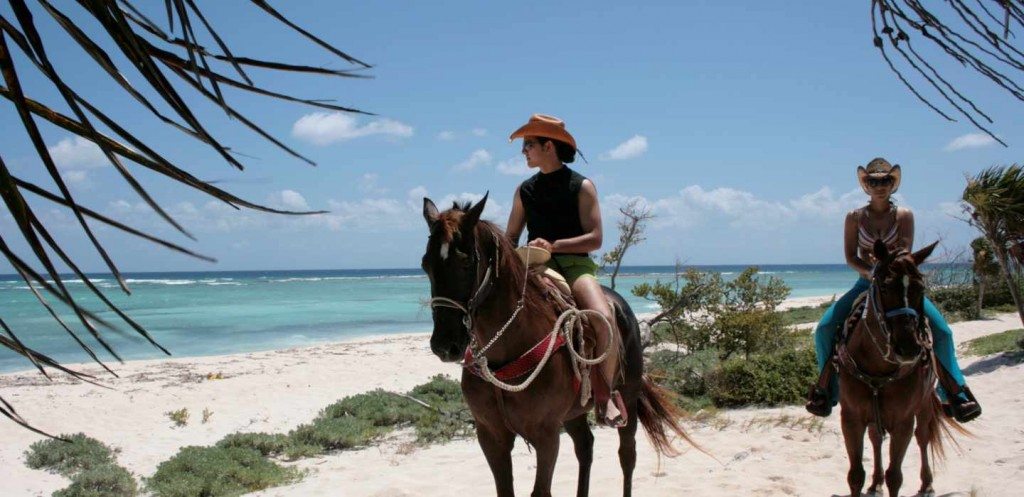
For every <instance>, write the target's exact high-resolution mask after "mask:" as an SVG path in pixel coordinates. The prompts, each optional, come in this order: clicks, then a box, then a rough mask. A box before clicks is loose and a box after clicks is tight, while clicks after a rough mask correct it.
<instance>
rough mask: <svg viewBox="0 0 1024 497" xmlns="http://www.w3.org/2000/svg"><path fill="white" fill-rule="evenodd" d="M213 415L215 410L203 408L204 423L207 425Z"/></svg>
mask: <svg viewBox="0 0 1024 497" xmlns="http://www.w3.org/2000/svg"><path fill="white" fill-rule="evenodd" d="M212 417H213V411H211V410H210V408H209V407H204V408H203V424H204V425H205V424H206V423H207V422H208V421H210V418H212Z"/></svg>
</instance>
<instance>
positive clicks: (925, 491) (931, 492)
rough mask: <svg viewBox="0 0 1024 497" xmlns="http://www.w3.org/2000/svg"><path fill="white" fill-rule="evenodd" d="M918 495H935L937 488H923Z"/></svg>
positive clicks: (928, 496)
mask: <svg viewBox="0 0 1024 497" xmlns="http://www.w3.org/2000/svg"><path fill="white" fill-rule="evenodd" d="M916 497H935V490H932V489H928V490H921V491H920V492H918V493H917V496H916Z"/></svg>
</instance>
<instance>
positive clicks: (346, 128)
mask: <svg viewBox="0 0 1024 497" xmlns="http://www.w3.org/2000/svg"><path fill="white" fill-rule="evenodd" d="M412 134H413V129H412V126H409V125H407V124H404V123H401V122H398V121H393V120H391V119H376V120H374V121H371V122H369V123H367V124H365V125H360V124H359V121H358V120H357V119H356V118H355V117H353V116H350V115H348V114H343V113H341V112H314V113H312V114H306V115H305V116H302V117H300V118H299V120H298V121H295V124H294V125H293V126H292V136H295V137H296V138H299V139H301V140H305V141H308V142H310V143H313V144H315V145H328V144H331V143H336V142H341V141H346V140H351V139H353V138H361V137H364V136H370V135H386V136H392V137H400V138H407V137H410V136H412Z"/></svg>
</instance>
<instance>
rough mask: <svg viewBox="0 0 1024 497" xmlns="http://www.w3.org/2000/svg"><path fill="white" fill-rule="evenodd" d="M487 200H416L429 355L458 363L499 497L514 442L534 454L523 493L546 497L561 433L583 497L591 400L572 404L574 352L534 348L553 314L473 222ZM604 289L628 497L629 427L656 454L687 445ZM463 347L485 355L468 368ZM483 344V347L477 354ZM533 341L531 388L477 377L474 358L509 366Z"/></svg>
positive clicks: (482, 224) (617, 300) (502, 239)
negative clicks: (679, 442) (613, 339)
mask: <svg viewBox="0 0 1024 497" xmlns="http://www.w3.org/2000/svg"><path fill="white" fill-rule="evenodd" d="M486 202H487V196H484V198H483V199H482V200H481V201H480V202H479V203H477V204H476V205H473V206H472V207H471V206H470V205H469V204H468V203H467V204H466V205H464V206H461V207H460V206H459V205H458V204H455V205H454V206H453V207H452V208H451V209H449V210H447V211H445V212H438V210H437V207H436V206H435V205H434V203H433V202H432V201H431V200H430V199H426V198H425V199H423V217H424V218H425V219H426V221H427V225H428V227H429V228H430V238H429V240H428V241H427V249H426V253H425V254H424V255H423V264H422V265H423V270H424V271H425V272H426V273H427V276H428V277H429V279H430V294H431V297H432V299H431V303H432V307H433V311H432V313H433V321H434V330H433V334H432V335H431V337H430V348H431V350H432V351H433V352H434V354H435V355H437V356H438V357H439V358H441V360H443V361H446V362H456V361H464V369H463V372H462V392H463V394H464V395H465V398H466V403H467V404H468V405H469V408H470V411H472V413H473V417H474V419H475V421H476V433H477V440H478V442H479V443H480V447H481V449H483V452H484V457H486V458H487V464H488V465H489V466H490V468H491V473H492V474H493V476H494V483H495V486H496V487H497V495H498V496H499V497H511V496H513V495H514V490H513V486H512V446H513V443H514V442H515V437H516V435H519V436H521V437H522V438H523V439H524V440H525V441H526V443H527V444H529V445H532V446H533V447H534V448H535V450H536V453H537V473H536V480H535V482H534V487H533V493H532V494H531V495H533V496H534V497H542V496H550V495H551V479H552V476H553V473H554V469H555V459H556V458H557V456H558V444H559V432H560V431H561V429H562V428H565V431H566V433H568V434H569V436H570V438H572V441H573V445H574V448H575V452H576V458H577V460H578V461H579V479H578V483H577V490H576V495H577V496H579V497H584V496H586V495H588V492H589V485H590V465H591V461H592V459H593V444H594V436H593V434H592V433H591V431H590V426H589V425H588V423H587V413H588V412H589V411H590V409H591V408H592V407H593V400H589V401H587V402H586V403H585V404H584V405H581V402H580V394H579V385H580V384H579V379H580V378H579V377H577V376H576V370H574V367H573V362H574V361H573V356H572V355H571V354H573V353H574V352H573V351H572V350H570V348H569V347H564V346H563V347H558V348H557V349H556V348H555V347H554V346H553V345H552V346H550V347H549V346H547V345H543V343H544V342H543V341H544V340H545V339H546V338H547V337H549V336H551V335H552V334H553V332H552V330H553V329H554V328H555V325H556V321H559V314H558V312H557V310H556V307H555V306H554V304H553V302H551V301H549V300H548V299H547V298H546V297H545V295H546V294H545V288H546V286H545V285H544V284H543V282H541V281H540V278H539V277H538V276H536V275H534V274H532V273H530V272H529V271H527V269H526V268H525V267H524V265H523V263H522V261H520V259H519V258H518V257H517V255H516V252H515V249H514V247H513V246H512V243H511V242H510V241H509V239H508V237H506V236H505V234H504V232H503V231H502V230H501V229H500V228H498V227H497V226H496V225H494V224H493V223H490V222H487V221H481V220H480V214H481V212H483V209H484V205H485V204H486ZM604 291H605V294H606V295H607V296H608V298H609V299H610V300H611V301H612V302H613V303H614V308H615V318H616V322H617V324H618V330H620V333H621V335H620V336H621V337H622V340H621V342H622V346H623V348H622V349H621V350H622V354H621V357H622V360H621V362H622V367H623V371H622V375H620V377H621V378H622V379H623V380H624V381H623V384H621V385H619V386H618V388H619V392H620V393H621V395H622V400H623V401H624V403H625V405H626V411H627V417H628V423H627V424H626V425H625V426H624V427H622V428H619V429H618V432H619V462H620V465H621V466H622V474H623V478H624V481H623V495H625V496H629V495H631V493H632V477H633V468H634V466H635V464H636V440H635V435H636V429H637V422H638V421H639V422H640V424H642V425H643V427H644V429H645V430H646V431H647V434H648V436H649V438H650V440H651V442H652V444H653V445H654V448H655V449H656V450H657V452H658V453H659V454H664V455H668V456H672V455H676V454H677V453H678V452H676V451H675V449H674V448H673V447H672V445H671V440H670V438H669V437H670V432H671V433H674V434H676V435H678V436H679V437H681V438H683V439H685V440H687V441H690V439H689V438H688V437H687V435H686V433H685V432H684V431H683V429H682V428H681V427H680V426H679V424H678V421H677V420H678V418H679V415H680V414H681V412H680V411H679V410H678V408H677V407H675V406H674V404H673V403H672V402H671V400H670V397H669V394H668V392H667V391H665V390H663V389H661V388H660V387H658V386H656V385H654V384H653V383H652V382H651V381H650V379H649V378H648V377H646V376H645V375H644V374H643V355H642V352H641V349H640V328H639V326H638V324H637V320H636V317H635V316H634V315H633V311H632V310H631V309H630V308H629V305H628V304H627V303H626V302H625V301H624V300H623V299H622V297H621V296H619V295H618V294H617V293H615V292H613V291H612V290H610V289H608V288H604ZM600 331H602V332H607V331H608V330H607V328H604V329H601V330H600ZM570 340H572V338H570ZM471 344H473V348H472V349H471V350H470V352H484V353H483V354H477V355H476V358H477V359H478V360H476V361H471V362H470V361H468V360H467V359H468V358H469V357H471V354H469V353H467V347H470V346H471ZM483 344H487V346H484V347H483V348H482V349H481V347H480V346H481V345H483ZM537 344H541V346H540V347H539V348H540V349H541V351H542V352H547V354H548V360H547V362H546V364H545V363H544V362H541V363H540V364H539V365H534V366H533V368H532V370H531V371H532V373H530V379H531V380H532V383H528V382H527V383H528V387H526V388H524V389H522V390H521V391H508V389H502V388H499V386H498V385H496V384H495V382H492V381H488V380H485V379H484V378H483V377H482V376H481V375H480V374H479V368H480V366H481V362H480V361H479V359H481V358H486V361H485V362H483V363H482V366H483V367H488V364H490V365H492V366H490V367H492V370H493V368H494V366H496V365H502V364H509V363H513V362H516V359H517V358H520V357H521V356H522V355H523V354H524V353H525V352H527V351H529V350H531V349H534V347H535V346H536V345H537ZM552 350H553V352H552ZM474 368H477V369H476V372H474ZM519 376H521V375H519ZM493 378H494V377H493V376H492V379H493ZM583 385H586V381H585V380H584V381H583ZM519 386H520V387H522V386H523V383H522V382H521V383H520V384H519ZM691 443H692V442H691Z"/></svg>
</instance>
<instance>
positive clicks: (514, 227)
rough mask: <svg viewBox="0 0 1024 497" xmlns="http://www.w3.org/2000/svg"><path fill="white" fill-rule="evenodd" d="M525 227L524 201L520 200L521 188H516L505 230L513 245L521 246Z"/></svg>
mask: <svg viewBox="0 0 1024 497" xmlns="http://www.w3.org/2000/svg"><path fill="white" fill-rule="evenodd" d="M525 225H526V209H524V208H523V200H522V199H520V198H519V187H516V194H515V198H513V199H512V212H509V213H508V226H507V227H506V228H505V235H507V236H508V239H509V240H511V241H512V245H514V246H516V247H518V246H519V237H520V236H522V235H523V227H524V226H525Z"/></svg>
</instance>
